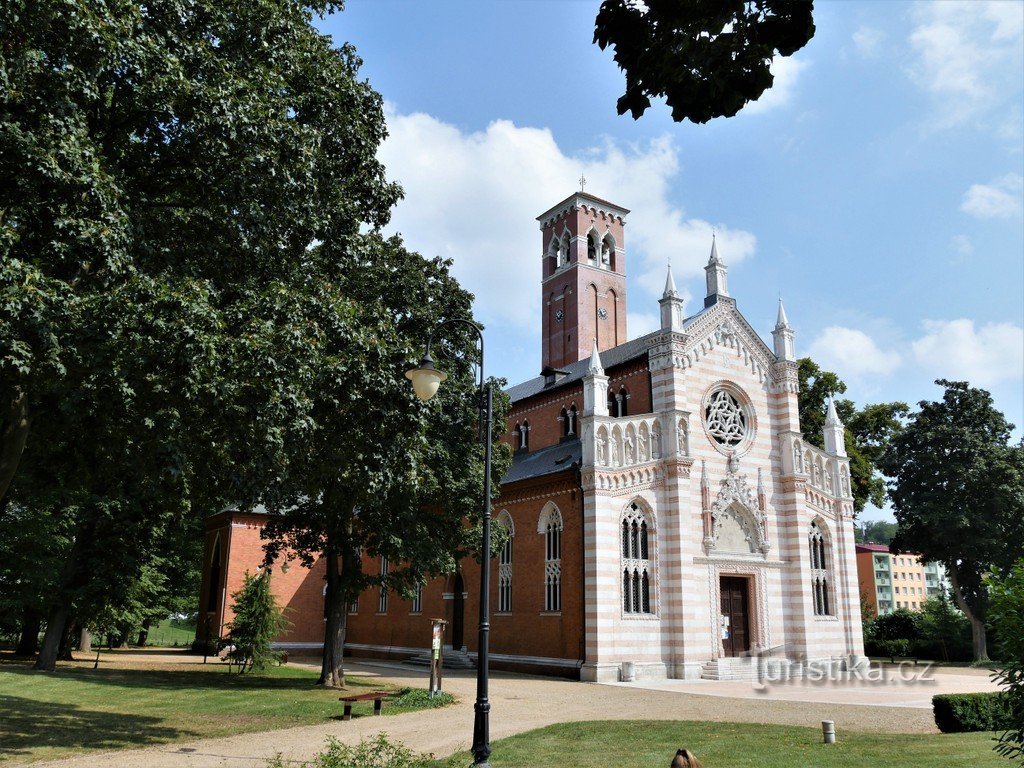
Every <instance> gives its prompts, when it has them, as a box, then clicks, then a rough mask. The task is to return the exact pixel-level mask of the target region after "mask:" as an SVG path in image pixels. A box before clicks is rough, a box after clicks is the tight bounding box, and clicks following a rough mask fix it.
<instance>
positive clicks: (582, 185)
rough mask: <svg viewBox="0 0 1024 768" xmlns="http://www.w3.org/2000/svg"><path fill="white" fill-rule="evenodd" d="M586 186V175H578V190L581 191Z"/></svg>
mask: <svg viewBox="0 0 1024 768" xmlns="http://www.w3.org/2000/svg"><path fill="white" fill-rule="evenodd" d="M586 186H587V177H586V176H583V175H581V176H580V192H583V191H584V190H585V189H586Z"/></svg>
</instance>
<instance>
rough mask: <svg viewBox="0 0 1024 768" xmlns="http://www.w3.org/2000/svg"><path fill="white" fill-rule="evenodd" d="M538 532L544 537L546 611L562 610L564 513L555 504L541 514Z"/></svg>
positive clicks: (546, 507)
mask: <svg viewBox="0 0 1024 768" xmlns="http://www.w3.org/2000/svg"><path fill="white" fill-rule="evenodd" d="M537 532H538V533H542V534H543V535H544V610H545V611H560V610H562V513H561V512H559V511H558V507H556V506H555V505H554V504H550V503H549V504H548V505H547V506H545V508H544V511H543V512H541V516H540V523H539V525H538V526H537Z"/></svg>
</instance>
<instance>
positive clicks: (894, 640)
mask: <svg viewBox="0 0 1024 768" xmlns="http://www.w3.org/2000/svg"><path fill="white" fill-rule="evenodd" d="M920 622H921V616H920V614H918V613H913V612H911V611H909V610H907V609H906V608H897V609H896V610H895V611H892V612H891V613H883V614H882V615H881V616H879V617H877V618H876V619H875V620H874V621H873V622H872V625H871V628H870V630H869V632H868V635H869V636H870V638H871V640H873V641H874V643H876V644H877V646H878V647H879V649H880V650H882V651H883V652H884V653H885V654H886V655H887V656H889V657H890V659H891V660H892V661H895V660H896V657H897V656H906V655H907V653H909V652H910V648H911V646H912V645H913V643H914V641H915V640H916V639H917V637H918V636H919V635H920Z"/></svg>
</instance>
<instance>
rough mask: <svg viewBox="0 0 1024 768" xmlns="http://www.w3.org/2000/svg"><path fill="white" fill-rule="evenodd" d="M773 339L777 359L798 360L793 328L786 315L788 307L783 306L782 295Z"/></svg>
mask: <svg viewBox="0 0 1024 768" xmlns="http://www.w3.org/2000/svg"><path fill="white" fill-rule="evenodd" d="M772 341H774V342H775V358H776V359H777V360H790V361H793V360H796V351H795V347H794V344H793V329H792V327H790V325H789V318H788V317H786V308H785V307H784V306H782V297H781V296H780V297H779V315H778V318H777V319H776V320H775V330H774V331H772Z"/></svg>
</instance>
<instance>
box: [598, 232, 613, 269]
mask: <svg viewBox="0 0 1024 768" xmlns="http://www.w3.org/2000/svg"><path fill="white" fill-rule="evenodd" d="M614 257H615V241H614V240H612V236H611V235H605V236H604V239H603V240H602V241H601V266H603V267H604V268H605V269H615V262H614Z"/></svg>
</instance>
